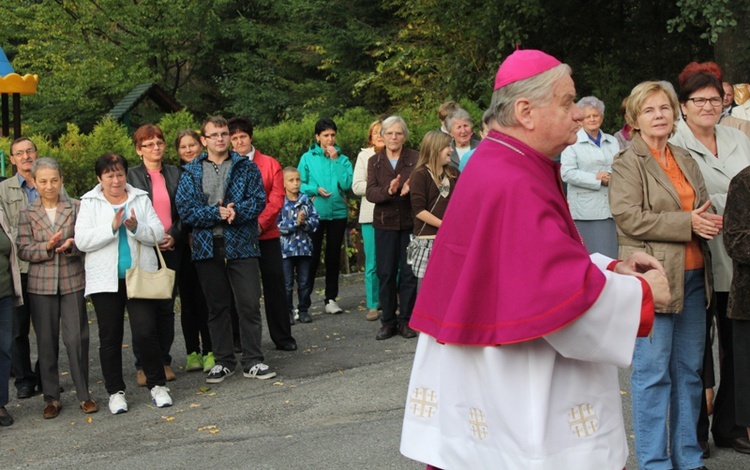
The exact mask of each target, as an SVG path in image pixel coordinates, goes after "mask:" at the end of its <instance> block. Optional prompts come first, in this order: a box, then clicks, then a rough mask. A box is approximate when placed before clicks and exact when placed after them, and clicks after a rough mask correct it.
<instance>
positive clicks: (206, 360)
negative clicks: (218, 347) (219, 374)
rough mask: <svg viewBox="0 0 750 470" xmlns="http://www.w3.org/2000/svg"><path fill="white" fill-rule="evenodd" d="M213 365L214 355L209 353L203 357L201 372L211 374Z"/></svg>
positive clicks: (214, 363)
mask: <svg viewBox="0 0 750 470" xmlns="http://www.w3.org/2000/svg"><path fill="white" fill-rule="evenodd" d="M215 365H216V360H215V359H214V353H212V352H210V353H208V354H206V355H205V356H203V372H211V369H213V368H214V366H215Z"/></svg>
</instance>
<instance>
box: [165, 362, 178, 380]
mask: <svg viewBox="0 0 750 470" xmlns="http://www.w3.org/2000/svg"><path fill="white" fill-rule="evenodd" d="M164 375H166V376H167V382H172V381H173V380H177V376H176V375H174V371H173V370H172V368H171V367H170V366H164Z"/></svg>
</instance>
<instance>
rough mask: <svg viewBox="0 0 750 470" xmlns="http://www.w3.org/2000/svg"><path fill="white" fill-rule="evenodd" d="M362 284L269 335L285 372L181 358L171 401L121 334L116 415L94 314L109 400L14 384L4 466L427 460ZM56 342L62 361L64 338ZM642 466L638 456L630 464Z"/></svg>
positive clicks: (397, 368) (396, 341)
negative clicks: (140, 382) (238, 369)
mask: <svg viewBox="0 0 750 470" xmlns="http://www.w3.org/2000/svg"><path fill="white" fill-rule="evenodd" d="M319 281H321V280H319ZM362 293H363V287H362V280H361V276H359V275H352V276H346V277H345V278H343V280H342V288H341V301H340V304H341V306H342V307H343V308H344V309H345V310H346V312H345V313H344V314H342V315H335V316H332V315H326V314H323V313H322V302H320V296H319V294H320V292H316V294H315V298H314V302H315V304H316V305H318V307H317V311H316V312H314V316H313V318H314V322H313V323H311V324H307V325H302V324H297V325H295V326H294V327H293V331H294V335H295V337H296V338H297V342H298V344H299V345H300V351H297V352H293V353H288V352H280V351H276V350H274V349H273V344H272V343H271V341H270V339H268V335H267V334H266V335H264V344H263V345H264V347H265V348H266V360H267V362H268V364H269V365H271V366H272V367H273V368H274V369H275V370H276V371H277V372H278V374H279V375H278V377H277V378H276V379H271V380H267V381H258V380H250V379H245V378H244V377H243V376H242V375H241V373H237V374H235V375H234V376H232V377H230V378H228V379H227V380H225V381H224V382H223V383H221V384H217V385H208V384H206V383H205V381H204V375H203V374H202V373H186V372H184V371H183V370H181V369H180V368H178V367H176V368H175V369H176V372H177V381H175V382H170V383H169V387H170V388H171V390H172V397H173V398H174V401H175V404H174V406H173V407H171V408H164V409H157V408H155V407H153V405H152V404H151V403H150V396H149V394H148V392H147V391H146V389H144V388H138V387H137V386H136V384H135V373H134V369H133V358H132V354H131V352H130V349H129V341H130V340H129V337H128V338H126V340H125V342H126V345H124V349H123V357H124V369H125V370H126V371H128V372H129V373H128V374H127V375H126V377H125V381H126V383H127V386H128V389H127V396H128V403H129V405H130V411H129V412H128V413H126V414H123V415H117V416H113V415H111V414H110V413H109V412H108V410H107V409H106V405H107V400H106V391H105V390H104V386H103V384H102V382H101V377H102V375H101V369H100V367H99V359H98V353H97V348H98V340H97V328H96V322H95V317H94V316H93V314H91V315H90V318H91V320H92V323H91V328H92V330H91V337H92V345H91V349H92V357H91V360H90V367H91V378H92V390H93V394H94V398H95V399H96V400H97V402H98V403H99V405H100V407H101V408H102V410H101V411H100V412H99V413H96V414H93V415H88V416H87V415H84V414H83V413H82V412H81V411H80V410H79V409H78V407H77V406H76V401H75V394H74V392H73V384H72V382H71V380H70V377H69V376H67V375H66V376H64V377H63V378H62V385H63V387H64V388H65V392H64V393H63V396H62V400H63V406H64V408H63V410H62V412H61V414H60V416H59V417H58V418H56V419H54V420H44V419H42V416H41V415H42V409H43V403H42V398H41V397H35V398H32V399H28V400H16V399H15V398H14V397H15V390H14V388H13V387H11V396H12V397H13V398H12V400H11V403H10V404H9V405H8V409H9V410H10V412H11V413H12V414H13V416H14V417H15V419H16V423H15V424H14V425H13V426H11V427H9V428H0V467H1V468H3V469H6V468H44V469H52V468H54V469H59V468H81V469H100V468H107V469H109V470H116V469H131V468H210V467H216V468H227V469H232V468H238V469H239V468H242V469H244V468H251V469H404V470H416V469H422V468H424V466H423V465H421V464H418V463H416V462H413V461H410V460H408V459H406V458H404V457H403V456H401V455H400V454H399V451H398V443H399V435H400V430H401V417H402V409H403V404H404V399H405V395H406V387H407V382H408V377H409V370H410V367H411V360H412V356H413V352H414V347H415V345H416V341H415V340H405V339H402V338H400V337H395V338H392V339H390V340H387V341H375V339H374V337H375V333H376V332H377V329H378V323H377V322H367V321H365V319H364V315H365V309H364V308H363V307H362V306H361V304H360V302H361V299H362V297H363V294H362ZM176 325H177V330H178V331H177V335H176V338H175V345H174V347H173V349H172V352H173V355H174V357H175V365H176V366H181V365H183V364H184V360H185V351H184V342H183V340H182V335H181V332H180V329H179V321H177V322H176ZM126 330H127V329H126ZM61 350H62V352H63V354H62V355H61V356H62V361H61V364H62V365H61V370H63V371H65V370H67V360H66V359H65V358H64V356H65V354H64V347H63V346H61ZM626 374H627V371H623V375H622V379H623V380H622V383H623V384H625V385H627V382H628V381H627V376H626ZM625 390H626V391H625V393H626V395H625V400H624V405H625V407H626V410H627V411H626V416H627V417H628V418H629V403H628V399H627V398H628V396H627V387H625ZM89 417H90V418H91V421H90V422H89V421H88V420H87V418H89ZM629 434H632V429H631V430H629ZM631 448H632V445H631ZM712 450H714V454H715V456H714V457H712V458H711V459H710V460H708V461H707V465H708V466H709V468H711V469H712V470H717V469H743V468H747V469H750V456H742V455H740V454H737V453H735V452H733V451H728V450H724V449H721V450H715V449H712ZM636 467H637V465H636V464H635V462H634V461H632V458H631V461H629V462H628V468H631V469H633V468H636Z"/></svg>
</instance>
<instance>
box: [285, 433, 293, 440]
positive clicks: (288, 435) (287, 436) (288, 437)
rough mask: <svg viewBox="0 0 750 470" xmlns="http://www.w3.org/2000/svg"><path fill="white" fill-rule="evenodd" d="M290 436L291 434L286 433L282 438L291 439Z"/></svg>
mask: <svg viewBox="0 0 750 470" xmlns="http://www.w3.org/2000/svg"><path fill="white" fill-rule="evenodd" d="M291 437H292V435H291V434H287V435H286V436H284V439H291Z"/></svg>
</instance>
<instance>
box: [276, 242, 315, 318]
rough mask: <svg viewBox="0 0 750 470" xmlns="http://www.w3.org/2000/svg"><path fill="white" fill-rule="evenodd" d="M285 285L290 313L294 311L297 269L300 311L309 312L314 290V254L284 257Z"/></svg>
mask: <svg viewBox="0 0 750 470" xmlns="http://www.w3.org/2000/svg"><path fill="white" fill-rule="evenodd" d="M282 263H283V265H284V285H285V286H286V303H287V305H289V314H290V315H291V314H292V312H293V311H294V271H295V270H296V271H297V300H298V301H299V305H297V308H298V309H299V313H307V311H308V310H309V309H310V295H311V294H312V290H313V283H312V281H313V279H314V278H313V276H312V273H311V271H312V264H313V259H312V256H290V257H288V258H284V260H283V262H282Z"/></svg>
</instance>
